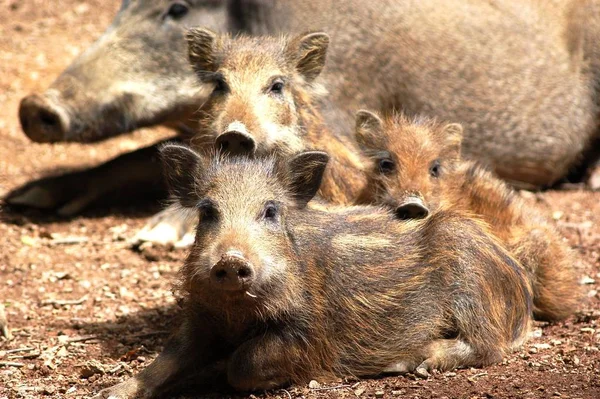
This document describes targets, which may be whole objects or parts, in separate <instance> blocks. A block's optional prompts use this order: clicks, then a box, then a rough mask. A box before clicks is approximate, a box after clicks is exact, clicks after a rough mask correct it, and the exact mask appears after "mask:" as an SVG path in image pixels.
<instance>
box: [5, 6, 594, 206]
mask: <svg viewBox="0 0 600 399" xmlns="http://www.w3.org/2000/svg"><path fill="white" fill-rule="evenodd" d="M597 1H598V0H589V1H567V0H565V1H553V2H537V1H526V2H522V1H517V0H500V1H496V2H493V3H489V2H471V1H467V0H450V1H444V2H440V1H435V0H423V1H419V2H405V1H392V0H379V1H376V2H365V1H361V0H349V1H344V2H339V1H334V0H307V1H291V0H288V1H286V0H274V1H263V0H228V1H225V0H224V1H217V0H203V1H200V0H196V1H186V2H183V1H181V0H177V1H175V2H173V1H166V0H149V1H144V2H142V1H136V0H125V1H124V2H123V5H122V7H121V10H120V11H119V13H118V14H117V17H116V18H115V20H114V22H113V24H112V25H111V26H110V27H109V29H108V30H107V32H106V33H105V34H104V35H103V36H102V37H101V38H100V39H99V40H98V41H97V42H96V43H95V44H94V45H93V46H92V47H91V48H90V49H88V50H87V51H86V52H85V53H84V54H82V55H81V56H80V57H79V58H78V59H77V60H76V61H75V62H74V63H73V65H71V66H70V67H69V68H68V69H67V70H65V72H64V73H63V74H62V75H61V76H60V77H59V78H58V79H57V81H56V82H55V83H54V84H53V85H52V86H51V87H50V89H49V90H48V91H47V92H46V93H44V94H43V95H33V96H29V97H27V98H25V99H23V102H22V104H21V108H20V112H19V113H20V118H21V122H22V125H23V129H24V131H25V132H26V134H27V135H28V136H29V137H31V138H32V139H33V140H35V141H38V142H56V141H92V140H99V139H102V138H105V137H109V136H111V135H116V134H120V133H124V132H127V131H131V130H133V129H135V128H137V127H141V126H149V125H155V124H166V125H169V126H174V127H176V128H177V129H178V130H179V131H180V132H186V131H189V128H190V127H191V128H192V129H193V128H194V126H195V123H194V120H193V119H194V117H193V110H194V109H195V107H197V105H198V104H199V103H201V102H202V99H203V98H204V97H203V96H204V95H205V93H203V92H202V91H199V90H197V88H196V87H195V86H194V85H193V83H192V79H193V73H192V70H191V68H190V67H189V65H187V63H186V62H185V60H184V55H183V54H184V53H185V51H184V41H183V32H184V29H185V28H186V27H187V26H191V25H202V26H206V27H209V28H212V29H214V30H217V31H219V30H220V31H230V32H240V31H243V32H246V33H250V34H258V33H261V34H265V33H279V32H289V31H292V32H295V31H300V30H307V29H322V30H325V31H326V32H328V33H329V34H330V35H331V37H332V43H331V52H330V54H329V61H328V66H327V67H326V68H325V70H324V72H323V74H322V76H321V79H322V80H323V81H324V82H326V85H327V88H328V89H329V91H330V99H331V107H330V112H328V113H326V114H327V115H325V117H326V119H327V120H328V123H329V124H330V126H332V127H334V128H335V129H337V130H338V131H340V132H345V133H346V134H348V135H350V134H351V132H352V124H353V113H354V112H355V111H356V110H357V109H359V108H369V109H375V110H379V111H381V112H383V113H386V112H387V111H389V110H390V109H392V108H396V109H400V110H402V111H403V112H404V113H405V114H407V115H413V114H416V113H424V114H430V115H432V116H436V117H438V118H439V119H442V120H455V121H458V122H461V123H462V124H464V125H465V126H466V127H467V128H468V129H467V132H468V133H467V135H466V136H465V139H464V143H463V146H464V149H463V150H464V154H465V155H466V156H468V157H474V158H478V159H480V160H482V161H485V162H486V163H487V164H488V165H490V166H491V167H492V168H493V169H494V170H495V171H496V172H497V173H498V174H499V175H500V176H501V177H502V178H504V179H507V180H510V181H513V182H515V183H519V184H522V185H526V186H529V187H543V186H547V185H551V184H553V183H555V182H557V181H558V180H560V179H561V178H562V177H564V176H565V175H566V174H567V173H568V172H569V171H570V170H571V169H572V168H573V167H575V166H577V165H579V164H582V162H583V164H586V163H590V162H591V161H592V159H591V158H589V156H591V155H592V153H593V152H594V151H593V150H594V148H593V147H594V145H596V146H597V144H594V142H595V141H596V140H597V139H598V129H597V123H598V118H597V115H598V108H599V104H598V101H597V98H599V97H598V95H597V82H598V81H599V79H598V78H599V76H600V75H599V73H598V71H599V70H600V69H599V67H600V56H599V54H600V51H599V49H600V45H599V44H598V43H599V41H598V40H596V37H598V35H597V34H596V33H597V32H598V31H599V29H600V28H599V27H600V4H598V5H597V4H596V3H597ZM192 104H193V105H192ZM336 111H337V112H336ZM155 154H156V150H155V149H154V148H146V149H143V150H141V151H140V152H136V153H132V154H126V155H124V156H122V157H120V158H117V159H115V160H113V161H110V162H109V163H107V164H105V165H102V166H101V167H100V168H98V169H96V170H95V171H93V172H92V171H84V172H79V173H75V174H70V175H66V176H60V177H58V178H52V179H43V180H41V181H37V182H34V183H32V184H30V185H28V186H26V187H24V188H22V189H19V190H16V191H15V192H13V193H12V194H10V195H9V197H8V202H9V203H12V204H21V205H29V206H36V207H41V208H51V209H58V210H59V212H60V213H63V214H75V213H77V212H79V211H80V210H82V209H83V208H85V207H86V206H87V205H88V204H89V203H90V202H93V201H94V200H95V199H96V198H98V197H100V196H102V194H103V193H105V192H106V191H108V190H114V189H117V188H119V187H122V186H128V185H131V184H132V183H133V182H140V181H141V182H142V183H147V182H155V181H156V180H157V176H158V175H159V168H158V166H157V165H156V162H155V160H154V158H155V157H154V155H155ZM594 156H596V157H597V154H594ZM132 163H133V164H134V165H137V166H136V167H131V166H130V165H131V164H132ZM107 176H109V177H111V178H107ZM114 176H118V178H115V177H114ZM82 180H84V181H86V185H85V187H83V188H82V187H81V185H80V184H78V183H77V182H80V181H82Z"/></svg>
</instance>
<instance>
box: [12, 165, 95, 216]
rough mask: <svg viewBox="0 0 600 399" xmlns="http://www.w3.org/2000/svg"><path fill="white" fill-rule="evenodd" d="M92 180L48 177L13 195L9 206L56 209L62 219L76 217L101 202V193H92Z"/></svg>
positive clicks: (82, 176) (74, 176)
mask: <svg viewBox="0 0 600 399" xmlns="http://www.w3.org/2000/svg"><path fill="white" fill-rule="evenodd" d="M88 181H89V177H87V176H86V175H85V174H83V173H81V172H75V173H68V174H65V175H60V176H55V177H46V178H43V179H40V180H36V181H33V182H30V183H28V184H26V185H24V186H23V187H20V188H18V189H16V190H13V191H12V192H10V193H9V194H8V195H7V196H6V198H5V199H4V200H5V201H6V203H8V204H10V205H16V206H27V207H31V208H38V209H56V210H57V212H58V214H59V215H62V216H73V215H75V214H77V213H80V212H81V211H82V210H83V209H84V208H86V207H87V206H88V205H89V204H90V203H92V202H93V201H94V200H96V199H97V198H99V196H100V193H99V192H98V191H97V190H96V189H93V190H90V188H89V187H93V186H89V185H87V184H86V182H88Z"/></svg>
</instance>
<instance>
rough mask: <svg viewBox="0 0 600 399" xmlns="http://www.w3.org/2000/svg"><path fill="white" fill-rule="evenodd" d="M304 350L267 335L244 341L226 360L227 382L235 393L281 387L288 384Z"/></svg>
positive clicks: (296, 345) (283, 339)
mask: <svg viewBox="0 0 600 399" xmlns="http://www.w3.org/2000/svg"><path fill="white" fill-rule="evenodd" d="M305 352H306V350H305V349H304V350H302V349H301V348H300V346H299V345H298V344H297V343H295V342H293V341H291V340H289V339H285V338H284V336H282V335H277V334H275V333H267V334H265V335H263V336H261V337H257V338H254V339H251V340H249V341H247V342H245V343H244V344H243V345H241V346H240V347H239V348H238V349H237V350H236V351H235V352H234V353H233V354H232V355H231V357H230V359H229V363H228V365H227V380H228V382H229V384H230V385H231V386H232V387H233V388H235V389H237V390H238V391H246V392H248V391H257V390H266V389H273V388H276V387H281V386H284V385H287V384H288V383H290V382H292V381H291V380H292V378H291V377H292V375H293V370H294V368H293V366H294V364H305V365H306V364H308V362H299V359H298V358H299V357H300V356H301V354H302V353H305Z"/></svg>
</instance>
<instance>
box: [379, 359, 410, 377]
mask: <svg viewBox="0 0 600 399" xmlns="http://www.w3.org/2000/svg"><path fill="white" fill-rule="evenodd" d="M413 369H414V364H413V365H411V363H410V362H407V361H401V362H398V363H394V364H390V365H389V366H387V367H386V368H385V369H384V370H383V372H384V373H386V374H406V373H408V372H410V371H411V370H413Z"/></svg>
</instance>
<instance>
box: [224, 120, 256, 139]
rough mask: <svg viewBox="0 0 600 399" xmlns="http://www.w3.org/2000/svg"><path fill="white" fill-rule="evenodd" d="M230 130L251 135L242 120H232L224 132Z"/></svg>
mask: <svg viewBox="0 0 600 399" xmlns="http://www.w3.org/2000/svg"><path fill="white" fill-rule="evenodd" d="M228 132H238V133H242V134H245V135H247V136H249V135H250V133H248V129H247V128H246V125H244V124H243V123H242V122H240V121H233V122H231V123H230V124H229V126H227V129H225V131H224V132H223V133H228Z"/></svg>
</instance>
